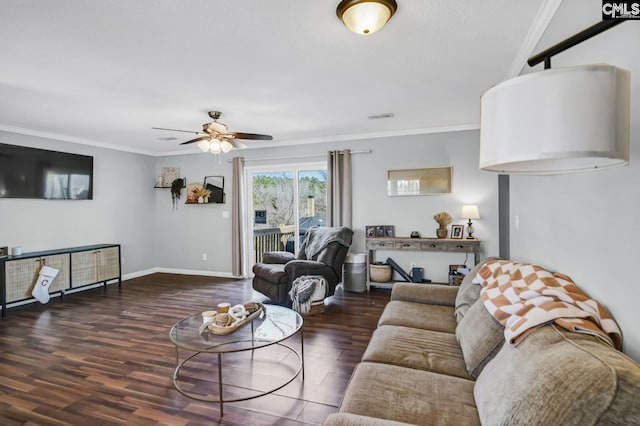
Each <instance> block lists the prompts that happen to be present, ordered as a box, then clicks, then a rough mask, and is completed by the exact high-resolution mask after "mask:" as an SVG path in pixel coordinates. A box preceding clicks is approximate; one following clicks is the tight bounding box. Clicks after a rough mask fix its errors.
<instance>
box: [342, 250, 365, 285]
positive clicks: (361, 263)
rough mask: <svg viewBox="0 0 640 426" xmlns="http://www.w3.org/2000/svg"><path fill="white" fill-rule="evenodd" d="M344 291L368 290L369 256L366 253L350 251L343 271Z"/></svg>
mask: <svg viewBox="0 0 640 426" xmlns="http://www.w3.org/2000/svg"><path fill="white" fill-rule="evenodd" d="M342 283H343V285H344V291H350V292H354V293H362V292H365V291H367V257H366V254H364V253H348V254H347V258H346V259H345V261H344V268H343V273H342Z"/></svg>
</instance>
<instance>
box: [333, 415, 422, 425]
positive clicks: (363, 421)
mask: <svg viewBox="0 0 640 426" xmlns="http://www.w3.org/2000/svg"><path fill="white" fill-rule="evenodd" d="M322 426H413V425H411V424H410V423H402V422H393V421H391V420H383V419H375V418H373V417H369V416H359V415H357V414H349V413H333V414H331V415H329V417H327V418H326V419H325V420H324V422H322Z"/></svg>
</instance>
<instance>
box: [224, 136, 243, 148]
mask: <svg viewBox="0 0 640 426" xmlns="http://www.w3.org/2000/svg"><path fill="white" fill-rule="evenodd" d="M225 140H227V141H229V143H230V144H231V145H233V147H234V148H236V149H245V148H246V147H247V146H246V145H245V144H243V143H242V142H240V141H239V140H237V139H230V138H225Z"/></svg>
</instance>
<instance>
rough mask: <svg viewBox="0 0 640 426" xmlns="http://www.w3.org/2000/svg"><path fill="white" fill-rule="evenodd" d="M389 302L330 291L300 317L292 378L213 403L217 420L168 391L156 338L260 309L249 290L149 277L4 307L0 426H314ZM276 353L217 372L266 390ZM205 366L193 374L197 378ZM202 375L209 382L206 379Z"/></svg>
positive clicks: (163, 354)
mask: <svg viewBox="0 0 640 426" xmlns="http://www.w3.org/2000/svg"><path fill="white" fill-rule="evenodd" d="M389 295H390V291H389V290H381V289H378V290H372V291H371V292H370V293H363V294H357V293H343V292H342V291H341V290H340V291H339V292H338V293H337V294H336V295H335V296H333V297H330V298H328V299H327V300H326V303H325V311H324V313H321V314H317V315H313V316H307V317H305V324H304V353H305V378H304V380H303V379H302V378H301V377H298V378H297V379H295V380H294V381H293V382H292V383H290V384H289V385H287V386H286V387H284V388H283V389H281V390H280V391H277V392H276V393H275V394H272V395H267V396H265V397H261V398H257V399H254V400H250V401H244V402H237V403H228V404H225V406H224V417H223V418H222V419H220V418H219V414H220V413H219V409H218V404H214V403H207V402H201V401H196V400H193V399H190V398H187V397H185V396H183V395H181V394H180V393H178V392H177V391H176V390H175V389H174V387H173V383H172V375H173V370H174V368H175V347H174V345H173V344H172V343H171V341H170V340H169V336H168V332H169V329H170V328H171V327H172V326H173V324H175V323H176V322H178V321H180V320H181V319H183V318H185V317H187V316H189V315H191V314H193V313H196V312H201V311H204V310H208V309H211V308H213V307H215V306H216V305H217V302H218V301H220V300H222V301H229V302H231V303H232V304H235V303H242V302H246V301H249V300H258V301H262V297H261V295H259V293H255V292H253V290H252V289H251V282H250V280H227V279H220V278H211V277H201V276H185V275H172V274H153V275H148V276H145V277H141V278H136V279H133V280H129V281H125V282H123V284H122V288H121V289H118V287H117V285H109V286H108V289H107V291H106V292H104V291H103V290H102V289H91V290H87V291H83V292H79V293H75V294H72V295H66V296H65V297H64V301H62V302H61V301H60V299H59V298H52V300H51V301H50V302H49V303H48V304H47V305H40V304H39V303H37V304H30V305H26V306H22V307H15V308H10V309H9V310H8V312H7V316H6V318H3V319H2V320H0V424H1V425H91V426H96V425H121V424H127V425H205V424H207V425H211V424H219V425H242V426H245V425H299V424H320V423H321V422H322V420H323V419H324V418H325V417H326V416H327V415H329V414H330V413H332V412H335V411H337V407H338V405H339V403H340V400H341V398H342V394H343V392H344V389H345V388H346V385H347V382H348V380H349V377H350V376H351V373H352V371H353V368H354V367H355V365H356V364H357V363H358V362H359V360H360V358H361V356H362V354H363V352H364V350H365V348H366V345H367V343H368V342H369V339H370V337H371V333H372V332H373V330H374V329H375V327H376V324H377V321H378V318H379V317H380V314H381V313H382V309H383V308H384V306H385V304H386V303H387V302H388V300H389ZM294 339H298V338H297V337H294ZM298 343H299V340H295V341H293V342H292V345H298ZM278 350H279V349H278V347H277V346H275V347H273V350H271V349H267V350H265V352H261V351H262V350H261V351H256V352H255V353H256V354H260V356H257V357H256V358H255V359H246V360H243V359H242V358H241V357H240V358H237V359H236V360H235V361H234V362H232V363H231V364H229V369H226V367H227V364H226V362H225V374H230V375H233V376H234V379H237V380H238V381H239V383H245V384H247V386H250V387H255V388H258V389H259V388H262V387H264V386H266V387H267V388H268V386H270V385H271V384H272V383H274V382H277V381H278V380H279V379H280V378H281V375H282V374H285V375H286V373H287V372H286V369H287V367H286V366H287V365H288V364H287V358H286V357H287V356H286V354H282V353H278ZM273 360H278V361H280V360H282V366H281V368H269V367H262V368H260V367H259V368H253V369H251V371H249V370H250V369H248V368H247V365H248V364H247V363H251V362H254V363H256V364H254V365H258V366H260V365H261V364H260V363H268V362H271V363H272V364H273ZM264 365H268V364H264ZM209 367H210V366H206V365H205V366H202V374H203V375H206V374H207V373H208V371H207V370H208V369H209ZM210 376H212V381H213V379H214V377H213V376H215V374H210ZM223 381H224V380H223ZM204 383H205V384H206V380H205V381H204ZM213 388H215V386H213ZM238 391H240V389H238ZM225 396H226V395H225Z"/></svg>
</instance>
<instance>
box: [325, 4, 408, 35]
mask: <svg viewBox="0 0 640 426" xmlns="http://www.w3.org/2000/svg"><path fill="white" fill-rule="evenodd" d="M397 9H398V4H397V3H396V2H395V0H342V1H341V2H340V4H339V5H338V8H337V9H336V15H338V18H340V20H341V21H342V22H343V23H344V25H345V26H346V27H347V28H349V29H350V30H351V31H353V32H354V33H356V34H362V35H368V34H373V33H375V32H376V31H378V30H379V29H380V28H382V27H383V26H384V25H385V24H386V23H387V22H388V21H389V19H391V17H392V16H393V14H394V13H396V10H397Z"/></svg>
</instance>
